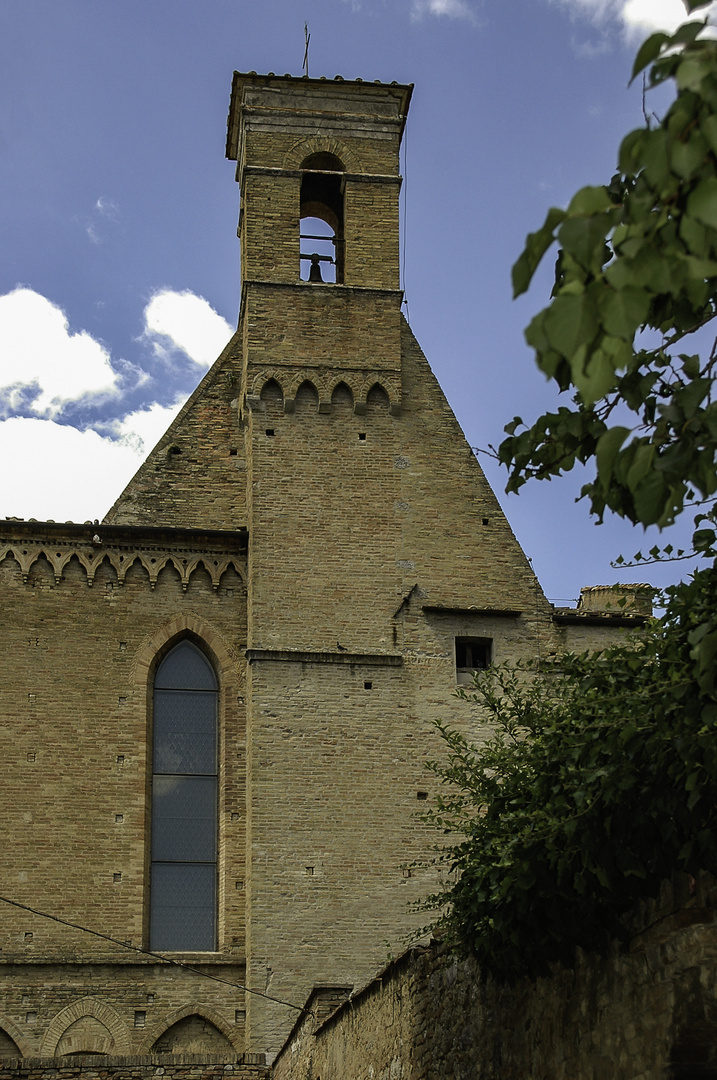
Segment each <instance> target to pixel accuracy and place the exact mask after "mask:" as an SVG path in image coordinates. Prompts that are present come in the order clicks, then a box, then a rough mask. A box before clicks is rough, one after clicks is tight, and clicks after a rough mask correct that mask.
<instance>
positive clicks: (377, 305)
mask: <svg viewBox="0 0 717 1080" xmlns="http://www.w3.org/2000/svg"><path fill="white" fill-rule="evenodd" d="M411 89H412V88H411V87H410V86H400V85H398V84H395V83H392V84H390V85H387V84H383V83H364V82H362V81H360V80H355V81H353V82H349V81H346V80H343V79H340V78H337V79H335V80H332V81H327V80H325V79H309V78H291V77H289V76H285V77H283V78H281V77H276V76H274V75H271V74H270V75H267V76H259V75H256V74H255V73H249V74H239V73H236V74H235V75H234V82H233V88H232V97H231V106H230V112H229V127H228V141H227V156H228V157H229V158H230V159H232V160H235V161H236V162H237V173H236V175H237V180H238V182H239V184H240V186H241V210H240V218H239V230H238V233H239V237H240V240H241V273H242V294H241V310H240V316H239V327H238V332H237V337H236V339H235V340H236V341H237V343H238V342H240V343H241V345H240V348H238V349H237V350H236V356H237V365H238V367H239V366H240V367H241V370H240V371H237V376H238V383H237V385H238V394H237V397H236V399H235V402H234V406H235V408H236V410H237V413H236V415H237V423H238V430H239V438H238V443H239V445H238V452H237V454H236V457H235V461H236V463H237V468H238V469H239V477H238V478H237V479H238V480H239V479H240V477H241V476H242V470H245V472H244V473H243V475H244V477H245V481H246V487H245V490H246V502H245V507H246V510H245V512H246V525H247V528H248V533H249V564H248V575H247V649H246V653H245V655H246V661H247V668H246V709H247V756H246V762H247V766H246V767H247V774H246V775H247V859H246V864H247V879H246V894H245V895H246V918H247V945H246V961H247V983H248V986H249V987H250V988H251V989H254V990H259V991H261V992H262V993H264V994H268V995H270V996H271V997H272V998H278V999H282V1000H283V1001H285V1002H286V1001H289V1002H293V1003H295V1004H303V1001H304V1000H305V998H306V996H307V994H308V993H309V992H310V990H311V989H312V987H313V986H315V985H324V986H326V985H330V986H358V985H360V984H361V983H362V982H363V981H365V979H366V978H367V977H368V976H369V975H370V974H372V973H373V971H375V970H376V968H377V967H378V966H379V965H380V963H381V961H382V959H384V958H385V947H384V946H382V943H383V942H385V941H387V940H388V941H398V940H401V939H403V938H404V937H405V934H406V932H407V931H408V930H409V929H410V927H411V925H419V924H420V922H421V919H422V916H421V914H419V913H415V912H414V913H413V914H409V913H408V905H409V904H410V903H411V901H416V900H419V899H420V898H421V897H422V896H425V895H427V894H428V893H429V892H430V891H431V889H432V887H433V884H434V879H433V877H432V876H430V877H429V876H427V875H426V874H421V873H419V872H416V871H407V870H406V864H408V863H410V862H411V861H412V860H417V859H419V858H420V857H421V855H422V854H423V853H425V851H426V849H427V847H428V845H429V844H430V843H431V841H430V839H429V838H428V836H427V833H426V831H425V826H423V825H422V823H421V822H420V820H418V818H417V815H416V800H417V798H425V797H427V795H426V772H425V768H424V762H425V761H426V760H427V759H428V758H430V757H433V756H435V754H436V753H437V752H438V748H437V737H436V734H435V731H434V730H433V728H432V727H431V724H430V720H431V719H432V718H435V717H437V716H443V717H446V715H447V711H448V713H452V714H454V715H455V721H456V723H457V724H460V723H461V715H462V718H463V719H465V716H466V715H467V713H466V710H465V708H464V707H462V706H460V705H458V707H457V708H456V706H455V705H454V704H453V703H452V702H451V695H452V693H453V691H454V689H455V685H456V657H457V656H458V657H459V660H460V657H463V652H460V648H462V649H463V651H464V652H465V649H466V648H467V646H466V645H465V642H470V643H471V644H470V648H473V649H475V650H477V654H478V653H479V654H480V657H482V658H483V660H482V661H481V663H484V662H486V659H485V658H487V657H489V655H491V656H492V655H494V656H495V657H498V656H501V655H503V656H507V655H509V654H510V653H511V652H513V654H515V650H516V649H522V648H523V647H524V645H525V643H526V641H527V642H528V643H529V648H531V649H533V648H534V639H535V635H536V628H537V624H536V582H535V578H534V576H533V574H532V571H531V570H530V567H529V565H528V563H527V560H526V559H525V556H524V555H523V553H522V551H521V550H520V547H519V546H518V544H517V543H516V541H515V538H514V537H513V535H512V533H511V531H510V528H509V526H508V524H507V522H506V520H505V518H504V516H503V514H502V513H501V511H500V508H499V506H498V504H497V502H496V500H495V497H494V496H493V493H492V491H491V490H490V488H489V486H488V484H487V483H486V481H485V478H484V477H483V474H482V472H481V470H480V468H479V466H478V464H477V462H476V460H475V457H474V455H473V453H472V452H471V450H470V447H469V446H468V444H467V443H466V441H465V438H464V436H463V434H462V432H461V430H460V428H459V426H458V424H457V422H456V420H455V417H454V416H453V414H452V413H451V410H450V407H449V406H448V403H447V402H446V400H445V398H444V396H443V394H442V393H441V390H440V387H439V386H438V384H437V382H436V379H435V377H434V376H433V374H432V372H431V370H430V368H429V366H428V364H427V362H426V360H425V357H424V356H423V354H422V353H421V350H420V348H419V346H418V344H417V342H416V340H415V338H414V337H413V335H412V334H411V331H410V329H409V327H408V326H407V324H406V321H405V320H404V319H403V316H402V314H401V301H402V293H401V289H400V280H399V192H400V186H401V178H400V175H399V147H400V141H401V136H402V132H403V128H404V124H405V121H406V113H407V109H408V105H409V100H410V97H411ZM236 498H237V505H238V500H239V499H240V498H243V495H241V496H240V493H239V491H238V490H237V496H236ZM537 604H538V605H539V606H541V607H545V606H546V605H545V601H544V599H543V598H542V594H540V597H539V599H538V600H537ZM523 613H525V616H524V617H523ZM499 639H500V642H501V643H500V645H498V640H499ZM493 641H495V642H496V646H495V652H494V653H493V652H491V650H492V649H493V645H492V642H493ZM456 642H458V643H459V651H458V652H457V651H456V648H457V646H456ZM481 650H482V651H481ZM466 655H467V654H466ZM472 655H473V653H471V656H472ZM467 663H468V661H465V660H460V662H459V666H460V665H461V664H463V666H465V665H466V664H467ZM479 666H481V665H480V664H479ZM382 949H383V952H382ZM291 1022H293V1019H292V1015H291V1013H290V1012H288V1011H287V1008H286V1007H285V1006H282V1005H281V1004H278V1003H277V1002H276V1001H272V1000H269V999H268V998H266V997H264V998H262V997H260V996H258V995H257V994H249V995H247V1028H246V1031H247V1049H248V1050H250V1051H266V1050H268V1051H270V1052H271V1051H272V1050H276V1049H277V1048H278V1047H279V1046H280V1045H281V1042H282V1040H283V1038H285V1037H286V1034H287V1033H288V1030H289V1028H290V1025H291Z"/></svg>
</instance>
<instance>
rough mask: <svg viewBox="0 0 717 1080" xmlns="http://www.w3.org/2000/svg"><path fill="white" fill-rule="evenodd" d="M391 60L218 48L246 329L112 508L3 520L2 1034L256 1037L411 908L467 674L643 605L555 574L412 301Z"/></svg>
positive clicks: (370, 965)
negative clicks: (96, 520) (225, 55)
mask: <svg viewBox="0 0 717 1080" xmlns="http://www.w3.org/2000/svg"><path fill="white" fill-rule="evenodd" d="M411 89H412V88H411V87H410V86H403V85H398V84H396V83H391V84H386V83H380V82H376V83H366V82H362V81H361V80H355V81H349V80H343V79H340V78H337V79H335V80H331V81H327V80H325V79H317V78H311V79H310V78H292V77H290V76H283V77H278V76H275V75H273V74H269V75H267V76H260V75H257V74H256V73H255V72H250V73H248V74H239V73H235V75H234V81H233V86H232V94H231V105H230V111H229V122H228V137H227V156H228V157H229V158H230V159H231V160H233V161H236V165H237V171H236V178H237V181H238V183H239V187H240V199H241V209H240V216H239V239H240V243H241V309H240V315H239V323H238V329H237V331H236V333H235V334H234V336H233V337H232V339H231V341H230V342H229V344H228V345H227V347H226V348H225V350H224V352H223V353H222V354H221V356H220V357H219V358H218V360H217V361H216V363H215V364H214V366H213V367H212V368H211V370H210V371H209V372H208V373H207V375H206V376H205V378H204V379H203V380H202V382H201V384H200V385H199V386H198V388H197V389H196V391H195V392H194V394H193V395H192V396H191V397H190V399H189V400H188V401H187V403H186V405H185V406H184V408H183V409H182V411H181V412H180V414H179V415H178V417H177V418H176V420H175V421H174V422H173V424H172V425H171V426H170V428H169V430H168V431H167V432H166V435H165V436H164V437H163V438H162V439H161V440H160V442H159V443H158V445H157V446H156V447H155V449H154V450H153V451H152V453H151V454H150V455H149V457H148V458H147V459H146V461H145V462H144V464H143V465H142V466H141V468H140V469H139V471H138V472H137V474H136V475H135V477H134V478H133V479H132V481H131V482H130V483H129V485H128V486H127V488H126V489H125V491H123V492H122V494H121V495H120V496H119V498H118V499H117V501H116V502H115V503H114V505H113V507H112V509H111V510H110V511H109V513H108V514H107V517H106V518H105V520H104V521H103V522H102V523H101V524H99V525H91V524H85V525H73V524H56V523H53V522H46V523H42V522H36V521H31V522H25V521H17V520H8V521H3V522H0V604H1V605H2V613H3V622H4V628H5V629H4V647H3V650H2V654H1V657H0V664H1V665H2V668H3V671H2V677H1V678H0V740H1V755H0V760H1V761H2V786H1V787H0V811H1V814H2V821H3V849H4V850H3V857H2V860H1V862H0V896H1V897H2V901H1V902H0V911H1V915H2V919H1V922H0V927H1V930H0V1058H13V1059H14V1058H47V1059H50V1058H65V1057H68V1056H70V1055H85V1056H86V1055H109V1056H111V1057H115V1058H116V1057H122V1056H129V1055H135V1056H139V1057H148V1056H149V1055H158V1054H163V1055H187V1054H198V1055H204V1056H205V1057H206V1056H214V1057H217V1056H219V1057H221V1056H224V1057H226V1058H228V1059H231V1056H232V1055H234V1057H235V1058H236V1057H238V1056H239V1055H241V1054H243V1053H245V1052H246V1053H249V1054H266V1055H267V1056H268V1058H271V1056H272V1055H273V1054H275V1053H276V1052H277V1050H278V1049H279V1048H280V1047H281V1045H282V1043H283V1042H284V1040H285V1038H286V1036H287V1034H288V1032H289V1031H291V1029H292V1026H293V1024H294V1022H295V1020H296V1018H297V1016H298V1015H299V1010H300V1009H301V1007H302V1006H303V1004H304V1002H305V1001H306V999H307V997H308V996H309V994H310V993H311V991H312V989H313V988H314V987H317V986H333V987H347V988H348V987H351V986H360V985H362V984H363V983H365V982H366V981H367V980H368V979H369V978H371V976H372V975H373V974H374V973H375V972H376V970H377V969H378V968H379V967H380V966H381V964H382V963H384V962H385V960H386V957H387V954H388V952H389V951H390V950H393V951H394V952H395V951H396V950H398V949H400V948H401V947H402V944H403V943H404V942H405V941H406V938H407V936H408V935H409V934H410V932H411V930H412V929H415V928H417V927H419V926H420V925H421V923H422V922H423V921H425V920H426V918H427V916H426V915H425V913H423V914H422V913H420V912H416V911H415V910H413V908H412V905H415V903H416V902H417V901H420V900H421V898H422V897H424V896H425V895H426V894H427V893H429V892H430V891H431V890H432V888H433V887H434V884H435V878H434V872H433V871H431V870H427V869H425V870H422V869H420V868H417V866H416V863H417V862H418V861H419V860H420V859H421V857H424V856H425V855H426V853H427V852H428V850H429V848H430V845H431V844H432V843H433V842H434V838H433V837H432V835H431V834H430V833H429V831H428V830H427V827H426V825H425V824H424V823H423V822H422V819H421V811H422V810H424V809H425V808H426V806H427V805H428V801H429V800H430V798H431V796H432V794H433V793H434V791H435V785H436V781H435V778H434V777H432V775H431V774H430V773H428V772H427V771H426V769H425V766H424V763H425V761H426V759H428V758H431V757H435V756H436V754H438V753H440V746H439V739H438V737H437V734H436V732H435V728H434V727H433V723H432V722H433V721H435V720H437V719H442V720H445V721H448V722H449V723H451V724H453V725H454V726H456V727H459V728H460V729H461V730H464V731H466V732H469V733H470V734H471V735H472V737H474V738H475V739H480V738H481V727H480V718H479V717H476V716H475V715H474V714H473V712H472V710H471V706H469V705H467V704H465V703H463V702H461V701H460V700H459V699H457V698H456V697H455V689H456V686H457V685H460V684H462V683H466V682H469V681H470V680H471V678H472V674H473V672H474V671H475V670H477V669H482V668H485V667H486V666H488V665H489V664H492V663H498V664H499V663H501V662H503V661H510V660H517V659H518V658H527V657H538V656H545V655H547V654H549V653H551V652H555V651H556V650H559V649H561V648H564V647H566V646H575V644H576V643H577V644H578V645H580V644H584V645H585V646H587V645H590V644H593V643H595V642H596V641H597V640H598V635H601V634H602V633H603V631H604V627H605V626H608V627H610V628H614V627H622V626H626V625H634V623H635V622H636V621H639V618H640V616H639V614H637V613H636V614H630V613H629V612H630V611H631V610H632V611H634V612H637V611H638V609H637V608H634V609H629V608H628V609H626V610H627V612H628V613H623V612H622V610H621V609H615V608H613V612H612V613H610V612H607V613H606V611H605V610H604V609H605V604H604V603H602V598H603V595H604V594H603V593H602V592H601V590H599V589H598V590H586V591H585V594H584V600H583V603H582V606H581V607H580V608H578V609H573V610H572V611H565V610H562V611H556V610H555V609H554V608H553V607H552V606H551V605H550V604H549V603H548V601H547V600H546V598H545V596H544V595H543V592H542V590H541V588H540V586H539V584H538V582H537V581H536V578H535V576H534V574H533V572H532V570H531V567H530V565H529V563H528V560H527V559H526V557H525V555H524V554H523V552H522V550H521V548H520V546H519V544H518V542H517V541H516V539H515V536H514V535H513V533H512V532H511V529H510V526H509V525H508V522H507V521H506V519H505V517H504V515H503V513H502V511H501V509H500V507H499V505H498V502H497V500H496V498H495V496H494V494H493V492H492V491H491V489H490V487H489V485H488V483H487V482H486V480H485V478H484V476H483V473H482V471H481V469H480V467H479V465H478V463H477V462H476V459H475V456H474V454H473V453H472V451H471V448H470V446H469V445H468V443H467V442H466V439H465V437H464V436H463V434H462V432H461V430H460V427H459V425H458V423H457V421H456V419H455V417H454V415H453V413H452V411H451V409H450V407H449V405H448V403H447V401H446V399H445V397H444V395H443V393H442V392H441V389H440V387H439V385H438V383H437V381H436V379H435V377H434V375H433V374H432V372H431V369H430V367H429V365H428V363H427V361H426V358H425V357H424V355H423V353H422V352H421V349H420V347H419V345H418V343H417V341H416V339H415V338H414V336H413V334H412V332H411V330H410V328H409V326H408V325H407V323H406V320H405V319H404V318H403V316H402V308H401V305H402V292H401V287H400V280H399V192H400V187H401V177H400V175H399V147H400V143H401V136H402V132H403V128H404V125H405V122H406V115H407V111H408V106H409V101H410V98H411ZM605 595H608V596H609V594H605Z"/></svg>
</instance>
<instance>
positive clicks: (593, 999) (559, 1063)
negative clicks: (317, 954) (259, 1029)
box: [273, 878, 717, 1080]
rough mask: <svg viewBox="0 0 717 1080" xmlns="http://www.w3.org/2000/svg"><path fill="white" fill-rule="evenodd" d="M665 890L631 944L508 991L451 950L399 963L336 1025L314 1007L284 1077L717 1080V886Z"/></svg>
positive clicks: (350, 1004) (418, 952)
mask: <svg viewBox="0 0 717 1080" xmlns="http://www.w3.org/2000/svg"><path fill="white" fill-rule="evenodd" d="M691 885H692V883H690V882H689V880H688V879H684V878H683V879H681V880H680V881H679V882H676V883H675V885H672V886H669V887H667V886H666V887H665V888H664V890H663V894H662V896H661V898H660V901H659V903H654V904H650V905H647V906H646V907H645V909H644V910H643V911H642V912H641V913H640V916H639V918H636V919H635V920H634V924H633V926H632V931H631V937H630V940H629V943H628V945H627V947H625V948H619V947H618V946H617V944H615V945H614V947H613V949H612V950H611V951H610V953H609V954H608V955H605V956H595V955H587V954H581V955H579V956H578V957H577V959H576V963H575V966H574V968H573V969H571V970H567V969H562V968H560V969H557V970H556V971H555V973H554V974H553V975H552V976H551V977H550V978H545V979H540V980H538V981H537V982H527V981H526V982H523V983H520V984H518V985H517V986H515V987H513V988H509V987H499V986H497V985H496V984H495V983H494V982H493V981H492V980H484V979H482V978H481V975H480V972H479V971H478V970H477V968H476V966H475V965H474V963H473V962H471V961H461V962H459V961H456V960H455V959H453V958H452V957H451V956H450V955H448V954H447V953H446V952H445V951H442V950H441V948H440V947H437V946H435V945H433V946H431V947H430V948H427V949H414V950H411V951H409V952H408V953H406V954H404V955H403V956H402V957H400V958H399V959H398V960H396V961H394V962H392V963H390V964H389V965H388V967H386V968H385V969H384V970H383V971H382V972H381V973H380V975H379V976H378V977H377V978H376V979H374V980H373V981H372V982H371V983H369V984H368V985H367V986H366V987H364V988H363V989H362V990H360V991H359V992H358V993H356V994H355V995H354V996H353V997H351V998H348V999H347V1000H345V1001H344V1003H343V1004H341V1005H339V1007H338V1009H336V1011H334V1012H333V1014H332V1015H331V1016H330V1017H329V1018H328V1019H323V1018H322V1016H321V1008H322V1001H323V999H324V997H325V996H330V994H331V993H333V994H334V995H335V993H336V991H322V990H317V991H316V992H315V994H314V995H312V997H311V998H310V999H309V1001H308V1002H307V1009H309V1010H311V1014H310V1015H309V1014H307V1015H306V1016H305V1018H304V1019H303V1020H302V1021H301V1022H300V1023H298V1024H297V1026H296V1027H295V1029H294V1031H293V1032H292V1033H291V1035H290V1037H289V1039H288V1040H287V1042H286V1043H285V1045H284V1047H283V1048H282V1050H281V1052H280V1053H279V1055H278V1057H277V1059H276V1061H275V1063H274V1070H273V1072H274V1080H318V1078H319V1077H322V1078H323V1077H330V1078H331V1080H439V1078H441V1077H445V1076H450V1077H453V1078H455V1080H463V1078H466V1080H467V1078H469V1077H470V1078H471V1080H524V1078H526V1077H530V1078H531V1080H658V1078H662V1077H665V1078H667V1077H673V1078H675V1080H688V1078H697V1077H699V1078H700V1080H713V1078H714V1077H717V926H716V925H715V922H714V907H715V903H716V902H717V896H716V894H715V890H714V887H713V883H712V881H711V880H708V879H705V880H702V881H700V882H699V883H698V884H697V885H696V887H695V888H694V891H693V893H692V895H689V894H690V887H691Z"/></svg>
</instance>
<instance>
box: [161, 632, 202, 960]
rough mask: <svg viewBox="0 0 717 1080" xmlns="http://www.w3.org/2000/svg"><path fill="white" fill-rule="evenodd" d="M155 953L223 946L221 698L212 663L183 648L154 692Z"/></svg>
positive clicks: (164, 666) (170, 658) (168, 660)
mask: <svg viewBox="0 0 717 1080" xmlns="http://www.w3.org/2000/svg"><path fill="white" fill-rule="evenodd" d="M153 718H154V757H153V778H152V879H151V885H150V907H151V911H150V937H151V945H152V948H154V949H171V950H184V951H194V950H198V951H212V950H214V948H215V947H216V870H217V868H216V852H217V692H216V679H215V677H214V672H213V670H212V667H211V665H210V664H209V662H208V660H207V659H206V657H204V656H203V655H202V653H201V652H200V651H199V649H197V648H196V647H195V646H194V645H192V644H191V642H188V641H183V642H180V644H179V645H177V646H176V647H175V648H174V649H172V651H171V652H170V653H169V654H168V655H167V656H166V657H165V659H164V660H163V662H162V663H161V664H160V666H159V668H158V670H157V676H156V679H155V686H154V710H153Z"/></svg>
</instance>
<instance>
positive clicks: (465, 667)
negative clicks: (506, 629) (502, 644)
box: [456, 637, 493, 685]
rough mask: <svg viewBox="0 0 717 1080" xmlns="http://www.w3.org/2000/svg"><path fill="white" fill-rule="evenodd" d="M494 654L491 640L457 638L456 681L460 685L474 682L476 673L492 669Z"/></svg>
mask: <svg viewBox="0 0 717 1080" xmlns="http://www.w3.org/2000/svg"><path fill="white" fill-rule="evenodd" d="M492 652H493V642H492V640H491V638H463V637H457V638H456V681H457V682H458V683H459V685H469V684H470V683H472V682H473V674H474V672H476V671H485V669H486V668H487V667H490V664H491V659H492Z"/></svg>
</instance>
